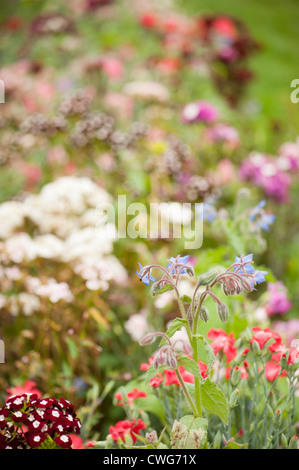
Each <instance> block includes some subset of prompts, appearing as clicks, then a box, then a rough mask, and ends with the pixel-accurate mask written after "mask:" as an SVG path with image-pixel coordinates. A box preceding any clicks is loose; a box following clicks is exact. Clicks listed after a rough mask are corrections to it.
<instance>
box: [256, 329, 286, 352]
mask: <svg viewBox="0 0 299 470" xmlns="http://www.w3.org/2000/svg"><path fill="white" fill-rule="evenodd" d="M252 332H253V333H254V334H253V335H252V339H251V340H250V343H251V344H252V343H253V342H254V341H256V342H257V343H258V344H259V347H260V348H261V349H263V347H264V346H265V344H266V343H267V342H268V341H269V340H270V339H274V343H273V344H270V345H269V346H268V349H269V351H271V352H275V351H277V349H278V348H279V346H280V345H281V336H280V334H278V333H275V331H272V330H271V328H265V329H264V330H262V329H261V328H259V327H258V326H256V327H254V328H252Z"/></svg>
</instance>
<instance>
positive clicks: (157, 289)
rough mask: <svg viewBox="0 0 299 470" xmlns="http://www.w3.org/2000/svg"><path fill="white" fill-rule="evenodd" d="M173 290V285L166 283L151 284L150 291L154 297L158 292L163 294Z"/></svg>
mask: <svg viewBox="0 0 299 470" xmlns="http://www.w3.org/2000/svg"><path fill="white" fill-rule="evenodd" d="M170 290H173V286H172V285H171V284H166V286H164V287H159V286H158V285H157V284H152V289H151V293H152V295H153V296H154V297H156V296H157V295H160V294H164V292H168V291H170Z"/></svg>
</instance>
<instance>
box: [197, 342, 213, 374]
mask: <svg viewBox="0 0 299 470" xmlns="http://www.w3.org/2000/svg"><path fill="white" fill-rule="evenodd" d="M194 337H195V338H197V339H198V340H199V341H201V342H202V343H203V345H204V348H205V351H206V353H207V359H208V369H207V374H208V373H209V372H210V370H211V369H212V367H213V365H214V362H215V359H216V356H215V354H214V351H213V348H212V347H211V346H210V344H209V343H208V340H207V338H206V337H205V336H203V335H199V334H197V335H194Z"/></svg>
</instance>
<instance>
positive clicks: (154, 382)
mask: <svg viewBox="0 0 299 470" xmlns="http://www.w3.org/2000/svg"><path fill="white" fill-rule="evenodd" d="M188 357H191V356H188ZM154 359H155V357H154V356H153V357H150V358H149V361H148V363H142V364H141V365H140V370H142V371H147V370H148V369H149V367H150V366H151V364H153V362H154ZM198 367H199V371H200V373H201V376H202V378H204V379H205V378H206V377H208V374H207V369H208V366H207V364H205V363H204V362H202V361H200V360H198ZM178 370H179V373H180V375H181V377H182V379H183V381H184V382H186V383H190V384H193V383H194V375H193V374H191V373H190V372H188V371H187V370H186V369H185V367H184V366H179V367H178ZM164 379H165V382H164ZM163 383H164V385H166V386H168V385H178V386H181V384H180V382H179V379H178V377H177V375H176V372H175V370H174V369H164V370H163V372H162V373H158V374H157V375H155V376H154V377H153V378H151V380H150V382H149V386H150V387H154V388H158V387H160V385H162V384H163Z"/></svg>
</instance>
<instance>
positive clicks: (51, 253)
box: [0, 176, 127, 302]
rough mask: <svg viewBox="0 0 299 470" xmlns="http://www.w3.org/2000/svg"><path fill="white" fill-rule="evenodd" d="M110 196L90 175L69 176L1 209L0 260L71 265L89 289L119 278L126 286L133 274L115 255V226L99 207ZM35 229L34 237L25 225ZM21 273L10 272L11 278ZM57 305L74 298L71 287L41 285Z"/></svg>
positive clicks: (51, 283)
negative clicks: (102, 216) (103, 218)
mask: <svg viewBox="0 0 299 470" xmlns="http://www.w3.org/2000/svg"><path fill="white" fill-rule="evenodd" d="M108 202H111V197H110V195H109V194H108V193H107V192H106V191H105V190H104V189H102V188H100V187H99V186H98V185H96V184H95V183H94V182H92V181H91V180H90V179H89V178H87V177H82V178H79V177H73V176H71V177H63V178H60V179H58V180H56V181H54V182H51V183H49V184H47V185H45V186H44V187H43V188H42V190H41V192H40V193H39V194H36V195H35V194H31V195H29V196H27V197H26V198H25V199H24V201H23V202H17V201H9V202H5V203H3V204H1V205H0V256H1V258H2V260H3V261H4V263H15V264H17V265H26V263H28V262H31V261H32V260H36V259H42V260H53V261H55V262H59V263H68V265H69V266H71V267H72V269H73V271H74V273H76V274H78V275H80V276H81V277H82V279H84V281H85V282H86V286H87V288H88V289H91V290H97V289H102V290H104V289H107V288H108V287H109V281H110V280H111V279H113V278H115V279H116V281H117V282H119V283H124V282H125V281H126V279H127V273H126V270H125V269H124V267H123V266H122V265H121V264H120V263H119V261H118V260H117V258H115V257H114V256H113V255H112V254H111V253H112V251H113V240H114V234H115V227H114V226H113V225H112V224H110V223H107V224H106V223H105V221H103V223H101V222H99V220H98V216H97V206H98V205H100V204H103V203H108ZM28 226H30V230H28V232H30V233H28V232H27V231H26V229H25V227H28ZM32 233H33V235H31V234H32ZM14 275H16V272H14V271H10V276H12V277H13V276H14ZM31 293H34V294H36V295H38V296H42V297H43V296H46V297H48V298H49V299H50V300H51V302H57V301H58V300H60V299H64V300H65V301H68V302H70V301H71V300H72V298H73V295H72V293H71V291H70V290H69V286H68V285H67V284H66V283H58V282H56V281H55V279H50V280H48V282H47V283H46V284H45V283H40V285H39V286H35V290H34V292H32V291H31Z"/></svg>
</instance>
